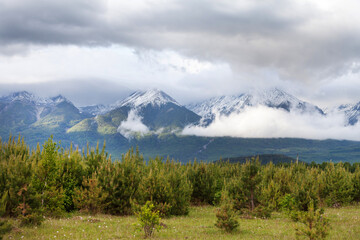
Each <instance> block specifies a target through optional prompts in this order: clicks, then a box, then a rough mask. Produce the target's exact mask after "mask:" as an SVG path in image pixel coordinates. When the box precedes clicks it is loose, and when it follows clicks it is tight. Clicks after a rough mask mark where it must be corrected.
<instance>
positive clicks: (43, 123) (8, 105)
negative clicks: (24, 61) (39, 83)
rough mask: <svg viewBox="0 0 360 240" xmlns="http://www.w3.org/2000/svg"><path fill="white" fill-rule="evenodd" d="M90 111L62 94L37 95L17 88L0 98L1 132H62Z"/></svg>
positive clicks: (85, 116)
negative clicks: (85, 112) (41, 96)
mask: <svg viewBox="0 0 360 240" xmlns="http://www.w3.org/2000/svg"><path fill="white" fill-rule="evenodd" d="M89 116H90V115H89V114H82V113H80V112H79V110H78V109H77V108H76V107H75V106H74V105H73V104H72V103H71V102H70V101H69V100H67V99H66V98H65V97H63V96H61V95H59V96H56V97H52V98H40V97H37V96H35V95H34V94H31V93H28V92H25V91H23V92H16V93H13V94H10V95H8V96H5V97H1V98H0V132H2V133H4V134H8V133H9V132H11V133H13V134H17V133H19V132H23V133H26V132H27V133H29V134H45V133H46V134H55V133H65V129H66V128H69V127H72V126H73V125H75V124H76V123H78V122H79V121H81V120H82V119H84V118H87V117H89Z"/></svg>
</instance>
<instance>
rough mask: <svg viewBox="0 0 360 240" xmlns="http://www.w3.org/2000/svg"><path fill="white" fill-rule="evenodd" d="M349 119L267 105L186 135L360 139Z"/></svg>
mask: <svg viewBox="0 0 360 240" xmlns="http://www.w3.org/2000/svg"><path fill="white" fill-rule="evenodd" d="M345 122H346V121H345V116H344V115H343V114H341V113H339V112H333V113H329V114H328V115H326V116H323V115H321V114H318V113H313V114H310V113H307V114H304V113H299V112H290V113H289V112H286V111H285V110H282V109H274V108H269V107H264V106H258V107H252V108H248V109H245V111H244V112H241V113H234V114H231V115H229V116H219V114H217V116H216V118H215V120H214V121H213V122H212V123H211V124H210V125H209V126H207V127H201V126H187V127H186V128H185V129H184V130H183V134H185V135H197V136H209V137H210V136H211V137H220V136H230V137H244V138H278V137H291V138H307V139H329V138H331V139H346V140H357V141H359V140H360V124H359V123H358V124H356V125H354V126H345Z"/></svg>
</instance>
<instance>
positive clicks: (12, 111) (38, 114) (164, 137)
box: [0, 88, 360, 161]
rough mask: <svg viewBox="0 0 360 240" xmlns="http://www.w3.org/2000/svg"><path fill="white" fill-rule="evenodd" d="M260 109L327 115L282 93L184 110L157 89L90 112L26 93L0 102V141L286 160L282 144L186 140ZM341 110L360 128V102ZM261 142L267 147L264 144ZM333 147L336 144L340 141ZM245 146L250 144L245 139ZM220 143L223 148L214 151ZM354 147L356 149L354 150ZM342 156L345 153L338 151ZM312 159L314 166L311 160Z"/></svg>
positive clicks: (187, 156) (218, 100) (184, 155)
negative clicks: (220, 120)
mask: <svg viewBox="0 0 360 240" xmlns="http://www.w3.org/2000/svg"><path fill="white" fill-rule="evenodd" d="M256 106H265V107H269V108H276V109H281V110H283V111H286V112H297V113H300V114H320V115H325V114H326V113H324V111H323V110H322V109H320V108H319V107H317V106H316V105H313V104H310V103H307V102H305V101H302V100H299V99H298V98H296V97H294V96H292V95H290V94H288V93H286V92H284V91H282V90H280V89H277V88H275V89H270V90H266V91H258V92H247V93H243V94H239V95H232V96H222V97H215V98H211V99H209V100H206V101H203V102H200V103H192V104H189V105H187V106H182V105H181V104H179V103H178V102H177V101H176V100H175V99H173V98H172V97H170V96H169V95H168V94H166V93H165V92H163V91H161V90H158V89H152V90H148V91H138V92H134V93H133V94H131V95H130V96H129V97H127V98H125V99H122V100H119V101H117V102H115V103H113V104H110V105H94V106H85V107H76V106H75V105H74V104H73V103H72V102H71V101H70V100H68V99H66V98H65V97H63V96H61V95H59V96H56V97H51V98H41V97H38V96H35V95H34V94H31V93H28V92H26V91H23V92H16V93H12V94H10V95H8V96H4V97H0V136H1V137H2V139H5V138H7V137H8V136H9V134H12V135H17V134H20V133H21V135H23V136H24V137H25V140H26V141H27V142H28V143H30V145H32V146H35V145H36V143H37V142H43V141H44V140H46V139H47V138H48V137H49V136H50V135H54V138H55V139H57V140H61V141H62V144H63V145H65V146H67V145H69V144H70V142H72V143H73V144H75V145H78V146H79V147H80V148H82V147H84V146H86V143H87V142H89V143H91V145H92V146H93V145H94V144H95V143H96V142H98V141H103V140H106V142H107V149H108V150H109V151H110V152H111V153H112V154H113V155H115V156H117V157H120V155H121V153H123V152H124V151H126V150H127V149H128V148H129V147H131V146H135V145H138V146H140V147H142V148H141V151H143V152H144V154H145V155H146V156H153V155H154V154H155V155H156V154H160V155H163V156H167V155H169V156H172V157H175V158H177V159H180V160H182V161H186V160H189V159H191V158H194V157H198V158H203V160H216V159H218V158H219V157H220V156H223V157H239V156H240V155H239V154H246V155H249V154H250V155H251V154H259V153H271V154H273V153H280V154H281V153H284V151H285V152H286V151H288V150H289V149H290V148H292V147H288V148H284V147H282V146H280V145H279V144H280V143H279V140H276V139H268V140H267V141H266V142H268V143H270V142H274V144H275V145H276V146H272V147H271V146H267V147H266V146H263V145H261V144H260V145H261V146H259V148H256V149H254V148H253V147H249V146H248V147H249V149H252V151H244V149H242V150H234V149H225V148H222V150H220V149H219V146H220V145H221V146H222V143H220V142H219V141H218V140H219V139H222V140H223V141H225V142H228V143H229V144H228V147H229V148H230V147H231V148H236V144H238V143H239V141H240V140H239V139H235V138H226V137H224V138H205V137H196V136H183V135H182V134H181V133H182V130H183V129H184V128H185V127H186V126H189V125H193V126H208V125H210V124H211V123H212V122H213V121H214V119H215V117H216V116H217V115H220V116H228V115H230V114H234V113H236V114H241V113H242V112H243V111H244V110H245V109H247V108H252V107H256ZM336 110H337V111H338V112H341V113H343V115H344V119H346V120H345V122H344V125H355V124H356V123H357V122H358V119H359V116H360V102H359V103H357V104H354V105H341V106H339V107H338V108H336ZM232 139H233V140H232ZM243 140H244V139H243ZM184 141H185V142H184ZM251 141H253V140H251ZM258 141H259V142H263V143H265V142H264V141H263V140H258ZM306 141H312V140H305V139H304V140H299V141H298V140H296V141H295V142H298V144H299V142H302V144H303V145H307V144H308V142H306ZM332 141H335V142H336V140H332ZM218 142H219V143H218ZM240 142H242V144H244V143H245V145H246V144H247V143H246V139H245V140H244V141H240ZM280 142H281V141H280ZM315 142H316V141H315ZM345 142H347V143H348V144H345V145H344V144H343V143H342V144H338V145H339V146H342V147H344V148H346V149H347V150H346V151H350V152H351V153H352V155H351V156H352V157H354V159H355V158H357V157H359V159H360V153H359V154H358V155H359V156H358V155H357V154H355V155H354V152H356V151H355V150H354V151H353V149H356V148H359V149H360V144H359V143H357V142H352V141H345ZM215 143H216V144H218V145H217V146H214V145H215ZM318 143H319V146H321V149H323V150H321V151H320V152H324V154H325V156H326V159H328V158H329V157H331V156H332V155H331V154H330V155H326V154H327V153H326V151H325V150H324V146H323V144H322V142H321V141H319V142H318ZM282 144H283V143H282ZM255 145H256V144H255ZM265 145H266V144H265ZM270 145H271V144H270ZM300 145H301V144H300ZM315 145H316V144H315ZM349 146H352V147H350V148H349ZM294 147H295V146H294ZM325 148H326V147H325ZM182 149H183V150H182ZM214 149H218V152H213V150H214ZM224 149H225V150H224ZM269 149H271V150H269ZM338 150H339V149H338ZM343 150H344V149H343V148H342V149H340V150H339V151H340V152H341V151H343ZM157 151H158V152H157ZM296 151H297V153H295V152H296ZM299 151H300V150H299V149H298V150H296V148H295V149H293V150H289V152H290V153H291V154H292V157H295V156H294V155H296V154H298V153H299ZM300 152H301V151H300ZM303 152H304V151H303ZM305 156H306V154H305ZM321 156H323V155H321ZM308 157H309V160H310V159H311V155H309V156H308ZM326 159H324V160H326ZM352 159H353V158H352ZM319 161H321V160H320V159H319Z"/></svg>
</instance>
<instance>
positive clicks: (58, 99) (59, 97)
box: [50, 95, 68, 104]
mask: <svg viewBox="0 0 360 240" xmlns="http://www.w3.org/2000/svg"><path fill="white" fill-rule="evenodd" d="M50 100H51V101H52V102H53V103H54V104H56V103H61V102H68V100H67V99H66V98H65V97H64V96H62V95H57V96H56V97H52V98H50Z"/></svg>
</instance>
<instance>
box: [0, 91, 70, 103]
mask: <svg viewBox="0 0 360 240" xmlns="http://www.w3.org/2000/svg"><path fill="white" fill-rule="evenodd" d="M0 101H2V102H7V103H11V102H14V101H21V102H24V103H30V104H34V105H36V106H52V105H56V104H58V103H61V102H64V101H66V102H70V101H69V100H67V99H66V98H65V97H64V96H62V95H58V96H56V97H51V98H42V97H39V96H36V95H35V94H33V93H29V92H27V91H21V92H14V93H11V94H10V95H8V96H4V97H0Z"/></svg>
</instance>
